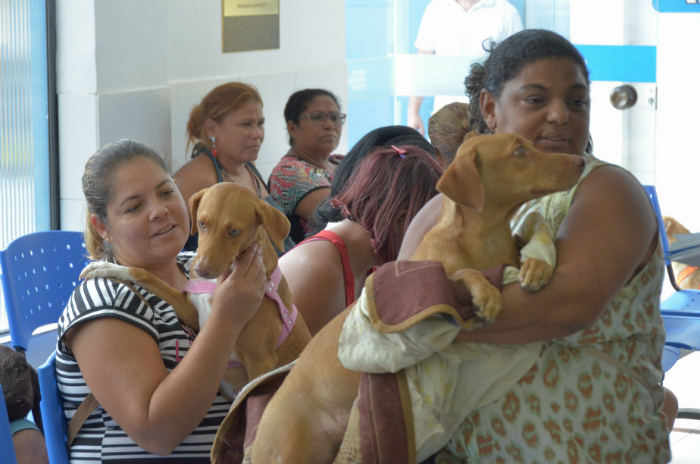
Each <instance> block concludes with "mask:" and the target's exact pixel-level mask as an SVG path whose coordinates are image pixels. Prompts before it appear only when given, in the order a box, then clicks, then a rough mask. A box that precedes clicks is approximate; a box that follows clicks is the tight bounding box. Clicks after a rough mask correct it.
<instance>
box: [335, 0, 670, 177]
mask: <svg viewBox="0 0 700 464" xmlns="http://www.w3.org/2000/svg"><path fill="white" fill-rule="evenodd" d="M433 1H434V3H440V4H442V5H445V4H449V3H450V0H433ZM509 2H510V4H511V5H512V6H513V7H514V8H515V10H516V11H517V14H518V15H519V16H520V20H521V21H522V24H523V25H524V27H525V28H542V29H549V30H553V31H555V32H557V33H559V34H561V35H563V36H564V37H566V38H568V39H569V40H571V41H572V43H573V44H574V45H576V46H577V48H579V50H580V51H581V53H582V55H583V56H584V58H585V59H586V60H587V62H588V66H589V70H590V78H591V81H592V82H591V99H592V108H591V134H592V137H593V141H594V149H595V155H596V156H597V157H599V158H601V159H604V160H606V161H610V162H613V163H616V164H620V165H622V166H623V167H625V168H627V169H629V170H630V171H632V172H633V174H635V175H636V176H637V177H638V178H639V180H640V181H641V182H642V183H645V184H653V183H654V160H655V157H654V150H655V133H656V43H657V21H658V13H657V11H656V9H655V8H654V6H653V0H643V1H642V0H509ZM430 3H431V1H430V0H386V1H371V0H346V58H347V66H348V115H349V116H348V123H347V124H348V126H347V127H348V143H349V146H352V145H353V144H354V143H355V142H356V141H357V140H358V139H359V138H361V137H362V136H363V135H364V134H366V133H367V132H368V131H370V130H372V129H374V128H376V127H380V126H385V125H392V124H404V125H405V124H407V123H408V118H407V115H408V106H409V98H410V97H411V96H414V95H415V96H424V97H425V98H424V101H423V103H422V105H421V108H420V117H421V119H422V120H423V123H424V125H427V122H428V119H429V117H430V115H431V113H432V111H433V104H434V96H436V95H451V96H454V97H455V98H459V97H462V96H463V95H464V78H465V77H466V75H467V73H468V70H469V66H470V64H471V63H472V62H473V61H474V60H477V59H483V57H484V56H485V54H484V55H481V56H476V55H474V54H462V55H459V56H444V55H441V56H438V55H419V54H417V48H416V46H415V41H416V38H417V36H418V30H419V28H420V24H421V20H422V18H423V15H424V12H425V11H426V8H427V7H428V5H429V4H430ZM454 3H455V5H457V7H459V5H458V4H457V2H456V1H454ZM481 3H486V4H493V0H481V1H480V2H478V3H477V4H476V5H475V6H473V7H472V8H476V7H477V6H478V5H479V4H481ZM447 23H448V22H446V23H445V24H447ZM623 85H626V86H627V87H625V88H623V89H622V90H620V89H618V87H621V86H623ZM630 88H631V90H630ZM616 89H617V93H616V94H615V95H614V96H613V98H612V100H614V101H616V102H618V103H617V104H618V106H620V104H619V100H620V98H624V99H626V102H627V105H629V104H630V103H631V100H632V98H631V97H629V96H628V94H630V95H634V94H636V102H635V103H634V104H633V105H632V106H630V107H628V108H625V109H617V108H616V107H614V106H613V104H612V102H611V95H612V93H613V91H614V90H616ZM625 92H627V93H625ZM463 98H464V97H463ZM622 106H623V107H624V105H622Z"/></svg>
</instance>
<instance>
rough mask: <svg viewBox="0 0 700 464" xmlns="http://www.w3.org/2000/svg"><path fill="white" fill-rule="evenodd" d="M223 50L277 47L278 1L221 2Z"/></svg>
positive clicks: (244, 50) (278, 36)
mask: <svg viewBox="0 0 700 464" xmlns="http://www.w3.org/2000/svg"><path fill="white" fill-rule="evenodd" d="M221 13H222V19H221V32H222V34H221V37H222V40H221V41H222V51H223V52H224V53H231V52H247V51H252V50H272V49H278V48H280V4H279V0H221Z"/></svg>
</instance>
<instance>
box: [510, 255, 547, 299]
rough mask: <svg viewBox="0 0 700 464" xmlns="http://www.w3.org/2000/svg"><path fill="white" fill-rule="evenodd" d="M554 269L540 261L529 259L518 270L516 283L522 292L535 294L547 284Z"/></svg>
mask: <svg viewBox="0 0 700 464" xmlns="http://www.w3.org/2000/svg"><path fill="white" fill-rule="evenodd" d="M553 273H554V268H553V267H552V266H550V265H549V264H547V263H546V262H545V261H542V260H541V259H535V258H529V259H526V260H525V263H523V266H522V267H521V268H520V274H519V275H518V281H519V282H520V286H521V287H522V288H523V290H526V291H528V292H537V291H539V290H540V289H542V287H544V286H545V285H547V284H548V283H549V279H550V278H551V277H552V274H553Z"/></svg>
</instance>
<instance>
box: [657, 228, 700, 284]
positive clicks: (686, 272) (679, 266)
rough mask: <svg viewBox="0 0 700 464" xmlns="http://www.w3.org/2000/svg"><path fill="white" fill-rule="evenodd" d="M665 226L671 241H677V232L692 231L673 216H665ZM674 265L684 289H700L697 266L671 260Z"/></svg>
mask: <svg viewBox="0 0 700 464" xmlns="http://www.w3.org/2000/svg"><path fill="white" fill-rule="evenodd" d="M663 219H664V226H665V228H666V235H668V241H669V243H673V242H676V241H677V240H678V239H677V238H676V234H689V233H690V231H689V230H688V229H686V228H685V226H683V224H681V223H680V222H678V221H676V220H675V219H674V218H672V217H671V216H664V217H663ZM671 266H672V267H673V275H674V276H675V277H676V283H677V284H678V286H679V287H680V288H682V289H683V290H698V289H700V270H699V269H698V268H697V267H695V266H688V265H687V264H683V263H677V262H675V261H672V262H671Z"/></svg>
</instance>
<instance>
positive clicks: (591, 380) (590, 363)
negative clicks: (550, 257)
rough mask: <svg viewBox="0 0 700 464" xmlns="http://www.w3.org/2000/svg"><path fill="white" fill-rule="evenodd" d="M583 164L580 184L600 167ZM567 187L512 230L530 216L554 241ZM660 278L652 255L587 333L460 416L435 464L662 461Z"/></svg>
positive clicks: (590, 161)
mask: <svg viewBox="0 0 700 464" xmlns="http://www.w3.org/2000/svg"><path fill="white" fill-rule="evenodd" d="M584 157H585V159H586V169H585V171H584V173H583V175H582V177H581V178H582V179H583V178H584V177H585V176H586V175H588V174H589V173H590V172H591V171H592V170H593V169H595V168H597V167H600V166H603V165H605V164H606V163H604V162H602V161H600V160H597V159H596V158H594V157H593V156H591V155H584ZM579 185H580V181H579ZM577 187H578V186H577ZM577 187H575V188H574V189H572V190H571V191H569V192H561V193H557V194H553V195H549V196H547V197H544V198H541V199H538V200H534V201H532V202H530V203H528V204H526V205H524V206H523V207H522V208H521V210H520V212H519V213H518V214H517V215H516V217H515V218H514V220H513V222H512V226H513V228H514V229H515V227H517V225H518V222H519V220H520V219H521V218H523V217H525V216H526V215H527V213H529V212H531V211H538V212H540V213H541V214H542V215H543V216H544V217H545V218H546V220H547V222H548V225H549V226H550V227H551V228H552V231H554V232H555V234H556V232H557V231H558V229H559V226H560V224H561V222H562V220H563V219H564V217H565V216H566V214H567V213H568V211H569V208H570V206H571V202H572V200H573V197H574V194H575V192H576V188H577ZM663 272H664V266H663V262H662V254H661V249H660V247H659V248H657V252H656V253H655V254H654V256H653V257H652V259H651V260H650V261H649V262H648V263H647V264H646V266H645V267H644V268H643V269H642V270H641V271H640V272H639V273H638V274H637V275H636V276H635V277H634V278H633V279H632V281H631V282H630V283H629V284H628V285H627V286H625V287H624V288H623V289H622V291H621V292H620V293H619V294H617V295H616V296H615V298H614V299H613V301H612V303H611V304H610V305H609V306H608V307H607V308H605V310H604V311H603V313H602V315H601V317H600V319H599V320H598V321H597V322H596V323H595V324H594V325H593V326H592V327H591V328H589V329H587V330H584V331H580V332H577V333H575V334H572V335H570V336H568V337H564V338H561V339H557V340H552V341H550V342H549V343H547V348H546V349H545V350H544V352H543V353H542V355H541V356H540V358H539V359H538V361H537V362H536V363H535V365H534V366H533V367H532V368H531V369H530V371H529V372H528V373H527V374H526V375H525V376H524V377H523V378H522V379H521V380H520V381H519V382H518V384H517V385H516V386H515V387H514V388H512V389H511V390H510V391H509V392H508V393H507V394H506V395H505V396H503V397H502V398H500V399H499V400H497V401H495V402H493V403H490V404H488V405H486V406H484V407H482V408H479V409H478V410H476V411H474V412H473V413H471V414H470V415H469V416H468V417H467V419H466V420H465V421H464V422H463V423H462V424H461V426H460V428H459V430H458V431H457V433H456V434H454V435H453V437H452V439H451V440H450V442H449V443H448V444H447V445H446V446H445V447H444V448H443V450H442V451H441V452H440V453H439V454H438V455H437V456H436V459H435V462H436V463H437V464H453V463H464V462H468V463H470V464H477V463H665V462H668V461H670V446H669V440H668V433H667V431H666V419H665V416H664V415H663V413H662V412H661V409H660V405H661V404H662V402H663V396H664V392H663V388H662V387H661V386H660V385H659V382H660V380H661V376H662V371H661V364H660V363H661V353H662V350H663V345H664V338H665V332H664V327H663V323H662V320H661V315H660V313H659V296H660V292H661V285H662V282H663ZM586 345H587V346H590V347H593V348H596V349H598V350H601V351H603V352H604V353H607V354H608V355H611V356H612V357H614V358H616V359H618V360H620V361H621V362H622V363H624V364H625V365H627V366H629V367H630V368H632V369H634V370H635V371H636V372H637V373H639V374H641V375H642V376H643V377H644V378H645V380H646V381H647V383H648V384H650V385H652V386H653V387H652V389H651V391H649V390H647V388H645V387H644V385H643V384H642V383H641V382H640V381H638V380H636V379H634V378H633V377H632V376H631V375H629V374H628V373H626V372H624V371H623V370H621V369H619V368H616V367H613V366H612V365H610V364H608V363H606V362H603V361H601V360H600V359H597V358H596V357H594V356H591V355H590V354H588V353H586V352H583V351H581V350H580V349H578V348H577V347H581V346H586ZM652 397H653V398H652ZM655 404H656V405H659V407H657V406H655Z"/></svg>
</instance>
